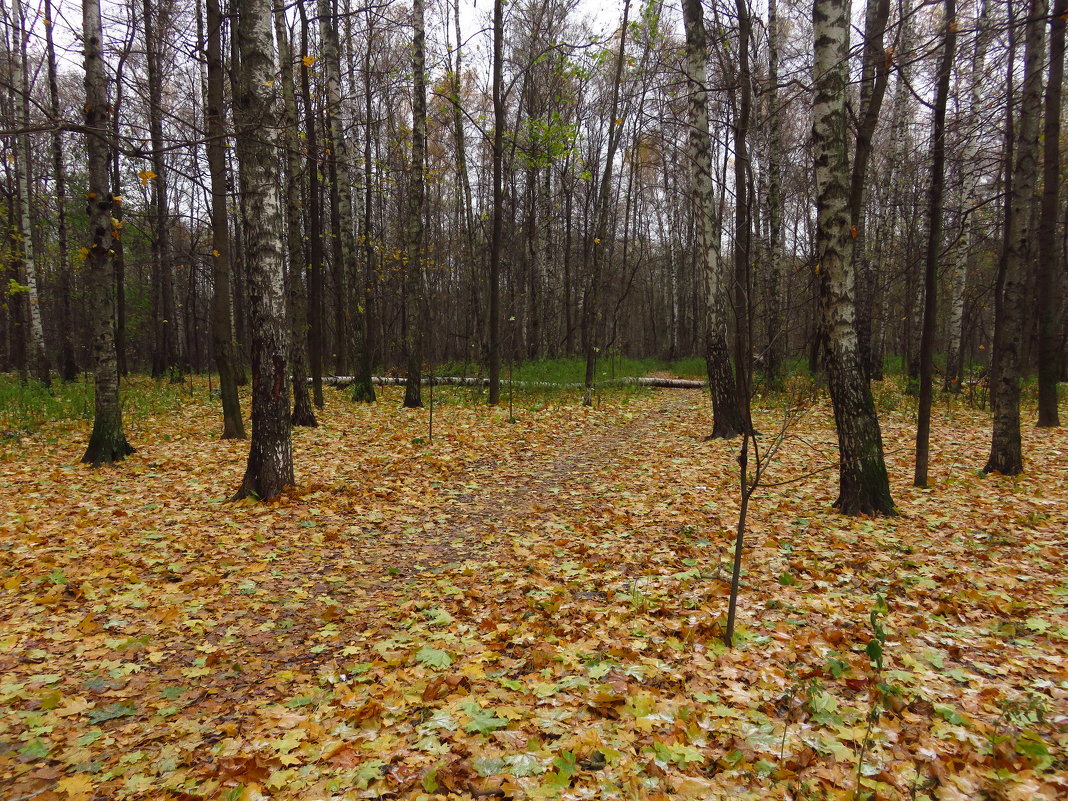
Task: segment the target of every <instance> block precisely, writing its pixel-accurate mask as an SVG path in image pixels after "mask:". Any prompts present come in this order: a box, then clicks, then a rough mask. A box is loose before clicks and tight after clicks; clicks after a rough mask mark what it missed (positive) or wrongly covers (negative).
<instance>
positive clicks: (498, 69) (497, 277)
mask: <svg viewBox="0 0 1068 801" xmlns="http://www.w3.org/2000/svg"><path fill="white" fill-rule="evenodd" d="M503 76H504V0H493V228H492V230H491V232H490V252H489V331H488V338H489V347H488V349H489V398H488V401H489V404H490V406H496V405H497V404H498V403H500V400H501V286H500V284H501V248H502V247H503V242H502V239H503V231H504V187H503V177H502V173H503V170H504V123H505V117H504V77H503Z"/></svg>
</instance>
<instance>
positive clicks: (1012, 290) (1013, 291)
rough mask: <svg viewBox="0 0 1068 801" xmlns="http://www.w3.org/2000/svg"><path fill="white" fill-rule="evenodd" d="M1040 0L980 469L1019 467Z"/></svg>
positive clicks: (1035, 3)
mask: <svg viewBox="0 0 1068 801" xmlns="http://www.w3.org/2000/svg"><path fill="white" fill-rule="evenodd" d="M1045 17H1046V0H1031V2H1030V5H1029V9H1028V15H1027V25H1026V28H1025V32H1024V36H1025V39H1024V77H1023V88H1022V91H1021V98H1020V111H1019V117H1018V119H1017V123H1016V126H1015V127H1016V142H1015V148H1014V150H1015V152H1014V155H1013V168H1012V188H1011V189H1010V192H1009V202H1010V205H1011V210H1010V214H1009V222H1008V226H1007V228H1006V230H1005V239H1004V248H1005V253H1004V257H1003V259H1002V264H1001V268H1002V270H1001V272H1002V274H1001V275H1000V276H999V280H998V284H999V290H1000V292H999V294H1000V297H999V298H998V301H999V303H998V305H997V308H996V311H995V321H994V352H993V363H992V365H991V382H990V406H991V410H992V411H993V416H994V430H993V435H992V437H991V442H990V457H989V459H987V463H986V466H985V467H984V468H983V472H984V473H1001V474H1003V475H1010V476H1014V475H1017V474H1019V473H1022V472H1023V448H1022V444H1021V441H1020V370H1021V366H1022V362H1023V345H1024V333H1023V328H1024V299H1025V297H1026V293H1027V272H1028V269H1027V268H1028V265H1029V264H1030V261H1031V259H1032V258H1033V256H1034V251H1033V250H1032V236H1033V234H1034V231H1033V230H1032V225H1031V203H1032V200H1033V198H1034V194H1035V186H1036V181H1037V178H1038V126H1039V119H1040V118H1041V115H1042V62H1043V57H1044V55H1045V53H1044V50H1045V48H1044V41H1045V31H1044V26H1045Z"/></svg>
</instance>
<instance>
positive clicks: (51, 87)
mask: <svg viewBox="0 0 1068 801" xmlns="http://www.w3.org/2000/svg"><path fill="white" fill-rule="evenodd" d="M44 12H45V20H44V23H45V48H46V52H47V58H48V114H49V116H50V117H51V118H52V122H53V124H55V125H56V130H55V131H53V132H52V171H53V172H54V173H55V175H54V178H55V182H56V183H55V187H56V188H55V193H56V246H57V247H58V248H59V267H58V269H59V318H60V319H59V327H60V332H59V351H60V353H59V359H60V363H59V374H60V377H61V378H62V379H63V380H64V381H73V380H74V379H76V378H77V377H78V363H77V361H76V360H75V358H74V314H73V311H72V309H71V295H72V294H73V292H74V286H73V284H74V281H73V277H74V266H73V265H72V264H71V262H70V253H69V251H70V245H69V240H68V235H67V167H66V163H65V160H64V156H63V132H62V131H60V130H59V122H60V108H59V80H58V72H57V69H56V45H55V40H54V37H53V35H52V31H53V30H54V29H55V24H56V21H55V19H54V18H53V16H52V0H45V2H44Z"/></svg>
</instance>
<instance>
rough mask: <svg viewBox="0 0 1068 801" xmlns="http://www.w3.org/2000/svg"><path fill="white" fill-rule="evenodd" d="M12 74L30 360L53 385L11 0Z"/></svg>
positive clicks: (20, 40) (20, 46) (18, 26)
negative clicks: (37, 255) (35, 237)
mask: <svg viewBox="0 0 1068 801" xmlns="http://www.w3.org/2000/svg"><path fill="white" fill-rule="evenodd" d="M10 22H11V45H10V47H11V52H10V54H9V55H10V62H9V63H10V65H11V75H10V78H9V84H8V85H9V86H12V87H14V89H15V98H14V100H15V108H16V112H15V117H16V119H17V120H18V124H19V126H20V127H21V128H22V129H23V130H22V131H21V132H20V133H18V134H16V136H15V148H14V150H15V157H14V158H15V171H16V174H17V176H18V178H17V180H18V200H19V209H18V221H19V226H18V245H19V253H20V255H21V257H22V258H21V262H22V279H23V280H24V281H25V282H26V283H25V287H26V288H25V291H26V300H27V302H28V305H29V318H30V320H29V322H30V337H29V345H30V349H29V361H30V368H31V372H32V373H33V375H34V377H35V378H37V380H38V381H40V382H41V383H42V384H44V385H45V386H51V384H52V379H51V376H50V367H49V363H48V351H47V350H46V348H45V338H44V325H43V323H42V321H41V295H40V292H39V291H38V285H37V262H36V259H35V253H34V247H33V215H32V211H31V206H32V204H33V199H32V198H31V197H30V188H31V184H30V172H31V170H32V164H31V153H30V134H29V131H28V128H29V125H30V91H29V80H28V72H27V64H26V38H27V36H28V35H29V32H28V31H27V30H26V24H25V23H26V20H25V16H24V13H23V8H22V3H21V2H20V1H19V0H11V20H10Z"/></svg>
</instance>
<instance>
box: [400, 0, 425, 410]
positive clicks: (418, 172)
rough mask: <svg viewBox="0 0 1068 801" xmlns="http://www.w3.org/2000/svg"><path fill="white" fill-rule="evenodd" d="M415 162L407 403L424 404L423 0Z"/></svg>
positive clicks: (417, 8) (416, 64) (415, 59)
mask: <svg viewBox="0 0 1068 801" xmlns="http://www.w3.org/2000/svg"><path fill="white" fill-rule="evenodd" d="M412 24H413V27H414V38H413V41H412V79H413V80H412V162H411V170H410V174H409V181H408V210H407V220H406V221H405V232H404V235H405V247H406V250H407V263H406V264H405V266H404V325H405V337H404V339H405V351H406V354H405V355H406V357H407V362H408V383H407V384H405V385H404V406H405V407H406V408H408V409H413V408H418V407H420V406H422V405H423V395H422V390H421V383H420V381H419V377H420V374H421V373H422V369H423V302H424V298H423V293H424V281H423V209H424V207H425V205H426V175H425V164H426V33H425V29H424V19H423V0H413V2H412Z"/></svg>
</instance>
